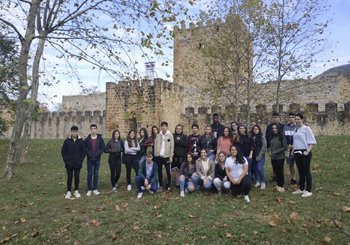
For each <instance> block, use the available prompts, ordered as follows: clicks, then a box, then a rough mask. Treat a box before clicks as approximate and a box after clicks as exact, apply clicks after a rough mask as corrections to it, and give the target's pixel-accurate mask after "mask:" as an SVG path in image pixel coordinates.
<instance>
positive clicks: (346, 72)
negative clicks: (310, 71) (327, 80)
mask: <svg viewBox="0 0 350 245" xmlns="http://www.w3.org/2000/svg"><path fill="white" fill-rule="evenodd" d="M330 75H336V76H339V75H342V76H350V64H347V65H342V66H336V67H333V68H331V69H328V70H327V71H325V72H323V73H322V74H320V76H330Z"/></svg>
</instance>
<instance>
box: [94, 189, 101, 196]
mask: <svg viewBox="0 0 350 245" xmlns="http://www.w3.org/2000/svg"><path fill="white" fill-rule="evenodd" d="M92 193H93V194H94V195H95V196H97V195H100V194H101V193H100V192H99V191H98V190H97V189H96V190H94V191H93V192H92Z"/></svg>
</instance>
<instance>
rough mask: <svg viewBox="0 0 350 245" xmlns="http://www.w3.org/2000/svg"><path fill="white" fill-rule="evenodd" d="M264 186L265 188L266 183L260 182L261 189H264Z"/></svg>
mask: <svg viewBox="0 0 350 245" xmlns="http://www.w3.org/2000/svg"><path fill="white" fill-rule="evenodd" d="M265 188H266V183H265V182H262V183H261V185H260V189H261V190H265Z"/></svg>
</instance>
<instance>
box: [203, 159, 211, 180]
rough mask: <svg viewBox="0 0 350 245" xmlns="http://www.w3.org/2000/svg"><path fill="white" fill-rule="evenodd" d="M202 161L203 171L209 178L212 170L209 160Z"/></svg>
mask: <svg viewBox="0 0 350 245" xmlns="http://www.w3.org/2000/svg"><path fill="white" fill-rule="evenodd" d="M201 161H202V166H203V171H204V173H203V174H204V175H205V176H208V172H209V170H210V164H209V158H207V160H206V161H203V160H201Z"/></svg>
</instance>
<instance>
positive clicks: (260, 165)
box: [253, 156, 265, 183]
mask: <svg viewBox="0 0 350 245" xmlns="http://www.w3.org/2000/svg"><path fill="white" fill-rule="evenodd" d="M253 164H254V175H255V180H256V181H257V182H260V183H265V173H264V165H265V156H263V158H261V159H260V160H259V161H256V160H254V163H253Z"/></svg>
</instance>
